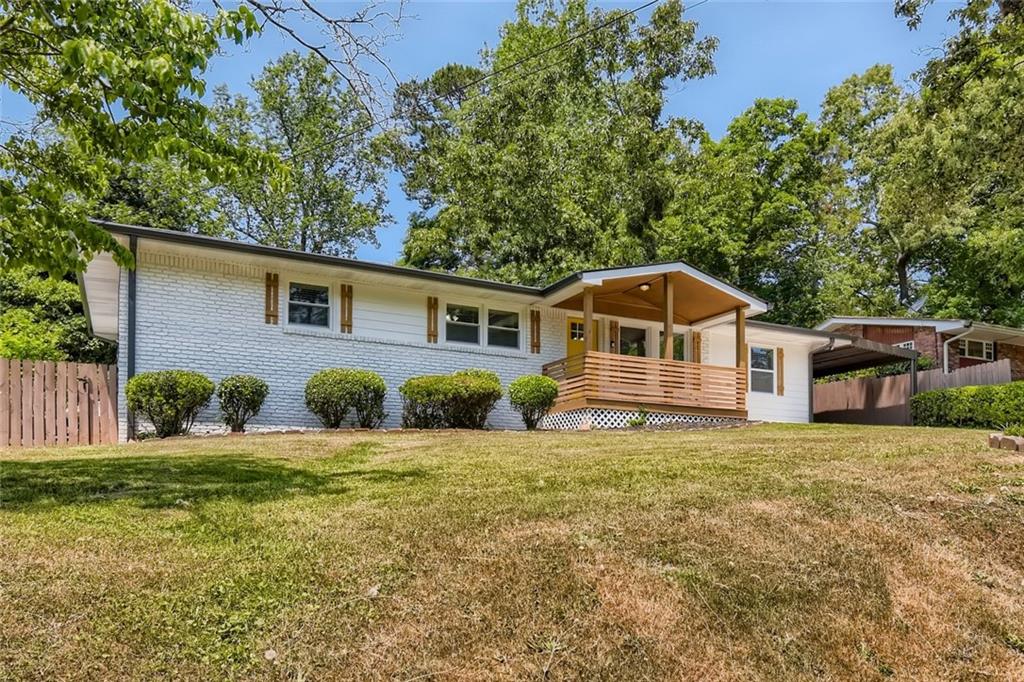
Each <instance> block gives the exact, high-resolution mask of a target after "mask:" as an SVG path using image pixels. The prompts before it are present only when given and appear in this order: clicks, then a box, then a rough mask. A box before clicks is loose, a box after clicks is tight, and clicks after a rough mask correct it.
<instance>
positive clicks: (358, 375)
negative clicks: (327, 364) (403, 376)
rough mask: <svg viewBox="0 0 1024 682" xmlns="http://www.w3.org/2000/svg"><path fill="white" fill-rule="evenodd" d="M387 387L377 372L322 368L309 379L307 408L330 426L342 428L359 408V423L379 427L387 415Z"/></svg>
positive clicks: (357, 418)
mask: <svg viewBox="0 0 1024 682" xmlns="http://www.w3.org/2000/svg"><path fill="white" fill-rule="evenodd" d="M386 393H387V386H386V385H385V383H384V379H382V378H381V376H380V375H379V374H377V373H376V372H371V371H369V370H365V369H347V368H344V367H338V368H334V369H322V370H320V371H319V372H317V373H316V374H314V375H313V376H311V377H310V378H309V381H307V382H306V407H308V408H309V411H310V412H312V413H313V414H315V415H316V416H317V418H319V419H320V422H321V423H322V424H323V425H324V426H325V427H327V428H329V429H336V428H339V427H340V426H341V425H342V424H343V423H344V422H345V419H346V418H347V417H348V413H349V412H350V411H355V414H356V422H357V423H358V424H359V425H360V426H362V427H364V428H370V429H372V428H376V427H377V426H380V423H381V422H382V421H384V418H385V417H386V416H387V415H386V414H385V413H384V395H385V394H386Z"/></svg>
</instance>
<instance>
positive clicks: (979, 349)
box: [960, 339, 995, 361]
mask: <svg viewBox="0 0 1024 682" xmlns="http://www.w3.org/2000/svg"><path fill="white" fill-rule="evenodd" d="M960 357H962V358H971V359H972V360H988V361H991V360H994V359H995V348H994V347H993V346H992V342H991V341H975V340H974V339H960Z"/></svg>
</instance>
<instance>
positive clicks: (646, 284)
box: [640, 282, 651, 291]
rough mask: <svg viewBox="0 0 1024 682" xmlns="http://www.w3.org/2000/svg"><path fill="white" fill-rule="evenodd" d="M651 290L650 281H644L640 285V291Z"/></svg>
mask: <svg viewBox="0 0 1024 682" xmlns="http://www.w3.org/2000/svg"><path fill="white" fill-rule="evenodd" d="M650 290H651V284H650V282H644V283H643V284H641V285H640V291H650Z"/></svg>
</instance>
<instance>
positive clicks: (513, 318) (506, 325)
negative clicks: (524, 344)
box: [487, 309, 519, 348]
mask: <svg viewBox="0 0 1024 682" xmlns="http://www.w3.org/2000/svg"><path fill="white" fill-rule="evenodd" d="M487 345H488V346H500V347H502V348H519V313H515V312H509V311H507V310H491V309H488V310H487Z"/></svg>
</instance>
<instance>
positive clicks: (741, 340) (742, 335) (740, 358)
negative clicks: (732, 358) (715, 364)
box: [736, 308, 747, 367]
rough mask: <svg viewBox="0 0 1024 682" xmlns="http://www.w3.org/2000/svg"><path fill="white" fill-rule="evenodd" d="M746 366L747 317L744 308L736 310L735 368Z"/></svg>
mask: <svg viewBox="0 0 1024 682" xmlns="http://www.w3.org/2000/svg"><path fill="white" fill-rule="evenodd" d="M746 365H747V316H746V308H737V309H736V366H737V367H746Z"/></svg>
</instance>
